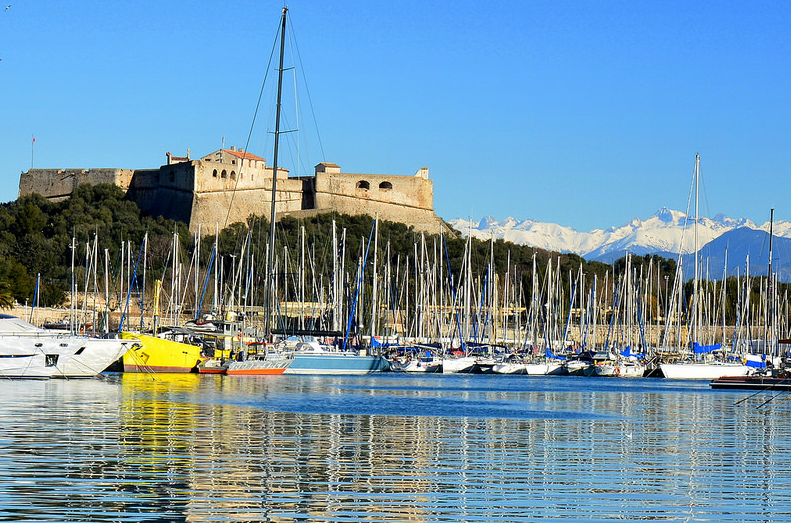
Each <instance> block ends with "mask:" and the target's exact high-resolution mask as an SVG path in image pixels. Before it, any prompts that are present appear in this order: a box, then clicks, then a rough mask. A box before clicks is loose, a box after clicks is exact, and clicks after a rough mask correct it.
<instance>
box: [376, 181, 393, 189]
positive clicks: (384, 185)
mask: <svg viewBox="0 0 791 523" xmlns="http://www.w3.org/2000/svg"><path fill="white" fill-rule="evenodd" d="M392 188H393V184H392V183H390V182H382V183H380V184H379V189H381V190H382V191H389V190H390V189H392Z"/></svg>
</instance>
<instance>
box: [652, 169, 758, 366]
mask: <svg viewBox="0 0 791 523" xmlns="http://www.w3.org/2000/svg"><path fill="white" fill-rule="evenodd" d="M699 182H700V155H699V154H696V155H695V174H694V183H695V222H694V224H693V231H694V250H693V253H694V255H695V276H694V280H693V281H694V286H693V292H692V302H691V304H690V311H691V322H690V325H691V333H690V339H691V340H692V351H691V356H692V357H693V358H695V359H690V360H687V361H682V362H678V363H662V364H660V366H659V367H660V369H661V370H662V374H663V375H664V377H665V378H670V379H706V380H712V379H717V378H721V377H722V376H746V375H748V374H750V373H751V372H752V370H753V369H752V368H751V367H748V366H747V365H745V364H743V363H738V362H732V361H727V360H721V359H716V356H715V355H716V354H718V351H719V348H720V347H719V345H718V344H716V345H711V346H704V347H702V346H700V345H699V344H698V342H697V339H698V337H699V331H698V329H699V322H698V317H699V314H700V312H699V311H700V308H699V289H698V287H699V286H698V283H699V269H698V231H697V227H698V218H699V216H698V193H699ZM682 244H683V242H682Z"/></svg>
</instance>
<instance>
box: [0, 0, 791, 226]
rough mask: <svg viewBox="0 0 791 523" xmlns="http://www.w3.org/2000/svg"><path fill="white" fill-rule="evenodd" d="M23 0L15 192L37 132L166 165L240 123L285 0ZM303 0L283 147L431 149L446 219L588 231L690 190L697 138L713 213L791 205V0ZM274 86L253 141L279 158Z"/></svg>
mask: <svg viewBox="0 0 791 523" xmlns="http://www.w3.org/2000/svg"><path fill="white" fill-rule="evenodd" d="M9 3H10V4H11V7H10V9H8V10H3V9H4V7H5V6H2V7H0V58H2V61H0V177H2V178H1V179H2V184H0V201H10V200H13V199H15V198H16V196H17V191H18V184H19V174H20V172H22V171H26V170H27V169H29V168H30V164H31V137H32V136H35V138H36V143H35V151H34V157H33V162H34V163H33V165H34V167H38V168H45V167H58V168H66V167H86V168H88V167H92V168H97V167H126V168H156V167H158V166H159V165H161V164H162V163H164V161H165V152H167V151H171V152H173V153H174V154H176V155H183V154H186V150H187V148H189V149H190V150H191V153H192V156H193V157H199V156H202V155H205V154H208V153H210V152H212V151H214V150H216V149H218V148H219V147H220V146H221V145H222V139H223V136H224V137H225V143H226V145H227V146H230V145H236V146H244V144H245V143H246V140H247V134H248V130H249V129H250V124H251V121H252V117H253V113H254V110H255V103H256V99H257V97H258V92H259V90H260V88H261V83H262V81H263V79H264V75H265V74H266V71H267V61H268V59H269V54H270V51H271V50H272V45H273V43H274V39H275V37H276V31H277V25H278V20H279V16H280V9H281V7H282V5H283V3H282V1H281V2H277V1H268V0H265V1H261V0H258V1H246V0H229V1H223V2H208V1H179V2H176V1H170V0H157V1H150V0H142V1H136V2H98V1H88V0H70V1H53V0H50V1H35V0H6V3H5V5H7V4H9ZM289 8H290V22H289V23H290V24H291V25H290V28H291V30H292V31H291V35H292V42H295V43H296V46H297V47H294V46H293V45H292V46H290V50H289V55H292V54H294V53H295V52H296V49H297V48H298V52H299V56H300V57H301V69H300V72H299V73H298V74H299V78H298V80H299V82H298V83H299V85H300V90H301V92H303V90H304V85H305V84H306V85H307V88H308V89H309V94H310V98H309V100H308V97H307V96H306V95H305V94H304V92H303V94H301V95H300V97H299V103H300V107H301V108H302V110H301V113H302V114H303V120H302V121H301V122H300V128H301V129H302V130H301V131H300V133H299V134H300V135H301V136H302V138H299V139H298V140H299V141H300V143H303V146H301V148H300V150H299V158H301V162H302V165H303V166H302V167H299V168H296V167H294V165H295V164H294V163H293V162H291V160H290V158H292V157H294V156H296V154H297V153H296V152H294V151H293V150H292V149H289V150H287V151H285V153H284V156H283V160H282V161H281V164H285V166H286V167H289V168H290V169H291V170H292V173H294V172H297V171H299V173H300V174H305V173H306V171H307V172H310V168H311V166H312V165H314V164H316V163H318V162H320V161H331V162H335V163H337V164H339V165H340V166H341V167H342V168H343V170H344V172H362V173H384V174H414V173H415V172H416V171H417V169H419V168H420V167H422V166H426V167H429V169H430V177H431V179H433V180H434V203H435V208H436V211H437V213H438V214H439V215H440V216H442V217H443V218H445V219H451V218H456V217H463V218H467V217H470V216H472V217H473V218H476V219H477V218H480V217H482V216H484V215H491V216H494V217H495V218H497V219H502V218H505V217H506V216H509V215H510V216H514V217H516V218H518V219H528V218H529V219H534V220H538V221H546V222H554V223H559V224H561V225H567V226H571V227H574V228H576V229H578V230H583V231H586V230H590V229H593V228H607V227H609V226H614V225H621V224H623V223H625V222H627V221H629V220H631V219H632V218H634V217H642V218H645V217H648V216H649V215H650V214H652V213H654V212H655V211H656V210H658V209H659V208H660V207H662V206H667V207H670V208H674V209H679V210H684V209H685V208H686V204H687V197H688V193H689V187H690V180H691V177H692V172H693V166H694V158H695V153H698V152H699V153H700V155H701V171H702V173H703V179H704V184H705V190H704V192H703V197H702V200H701V213H702V214H704V215H709V216H713V215H714V214H716V213H720V212H721V213H725V214H727V215H729V216H731V217H734V218H736V217H746V218H750V219H752V220H754V221H756V222H759V223H763V222H765V221H766V220H768V217H769V208H770V207H775V208H776V212H775V218H776V219H791V212H789V211H788V209H787V205H785V204H786V202H787V201H789V193H790V191H789V189H791V182H789V167H791V7H789V4H788V3H787V2H741V3H736V2H715V1H710V2H709V1H706V2H694V1H693V2H689V1H663V2H635V1H611V2H598V1H588V2H582V1H579V2H575V1H562V0H560V1H559V0H551V1H543V0H536V1H532V0H531V1H501V2H470V1H453V2H451V1H448V2H418V1H398V0H393V1H388V2H370V1H343V0H339V1H336V2H325V1H301V0H295V1H294V2H292V3H290V4H289ZM302 71H304V79H306V82H305V81H304V79H303V72H302ZM272 78H273V77H272V75H270V80H271V79H272ZM287 80H288V83H289V85H293V83H294V81H293V78H291V79H289V78H288V77H287ZM268 85H272V86H273V85H274V82H272V81H268ZM292 91H293V89H292ZM267 92H269V91H267ZM292 98H293V96H292ZM271 100H272V98H271V95H268V96H265V97H264V101H263V103H262V109H261V113H260V116H259V118H258V120H257V123H256V127H255V129H254V132H253V138H252V140H251V142H250V145H249V150H251V151H252V152H254V153H256V154H259V155H261V156H263V157H265V158H267V159H270V158H271V156H272V149H271V143H272V140H271V135H270V134H267V128H271V127H272V125H273V124H272V122H271V117H270V115H271V114H272V101H271ZM309 101H310V102H312V111H311V110H310V103H309ZM291 105H292V106H293V103H292V104H291ZM311 113H313V114H315V124H314V123H312V121H310V120H311V119H312V118H309V117H310V116H311ZM289 114H294V112H293V110H291V113H289ZM295 120H296V118H295V117H290V118H289V120H288V125H289V126H291V127H294V126H295V125H296V124H295ZM294 136H296V135H294ZM316 136H320V138H321V145H322V146H321V147H320V146H319V145H318V140H317V139H316ZM296 140H297V139H295V138H294V137H293V136H289V142H293V141H296ZM322 151H323V153H322ZM305 166H307V167H305ZM784 206H785V207H786V208H784Z"/></svg>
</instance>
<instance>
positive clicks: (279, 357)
mask: <svg viewBox="0 0 791 523" xmlns="http://www.w3.org/2000/svg"><path fill="white" fill-rule="evenodd" d="M287 13H288V7H283V14H282V17H281V20H280V65H279V67H278V75H277V108H276V110H275V146H274V152H273V160H272V201H271V207H270V220H269V260H268V263H267V275H266V290H265V294H264V296H265V297H264V315H265V329H264V332H265V333H266V336H267V338H271V336H272V329H271V325H272V310H273V307H272V295H273V294H274V293H273V290H274V289H273V287H274V273H275V268H274V262H275V218H276V208H275V204H276V202H277V160H278V147H279V145H280V134H281V132H280V105H281V99H282V98H281V97H282V93H283V56H284V54H285V45H286V14H287ZM248 347H250V346H248ZM264 347H265V350H262V351H254V350H243V351H240V353H239V355H238V357H237V359H235V360H233V361H230V362H229V363H228V367H227V368H226V371H225V373H226V374H227V375H236V376H240V375H252V376H259V375H278V374H283V373H284V372H285V370H286V369H287V368H288V367H289V366H290V365H291V364H292V363H293V362H294V359H293V358H291V357H288V356H285V355H283V354H282V353H279V352H274V351H272V350H269V347H271V346H270V345H267V344H264Z"/></svg>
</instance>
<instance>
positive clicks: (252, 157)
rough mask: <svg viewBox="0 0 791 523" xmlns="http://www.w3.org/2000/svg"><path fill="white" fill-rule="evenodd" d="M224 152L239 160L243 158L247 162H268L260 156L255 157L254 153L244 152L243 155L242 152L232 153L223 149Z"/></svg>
mask: <svg viewBox="0 0 791 523" xmlns="http://www.w3.org/2000/svg"><path fill="white" fill-rule="evenodd" d="M222 152H224V153H228V154H231V155H233V156H236V157H237V158H243V159H245V160H257V161H259V162H265V161H266V160H264V159H263V158H261V157H260V156H256V155H254V154H253V153H248V152H244V153H243V152H240V151H231V150H230V149H223V150H222Z"/></svg>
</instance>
